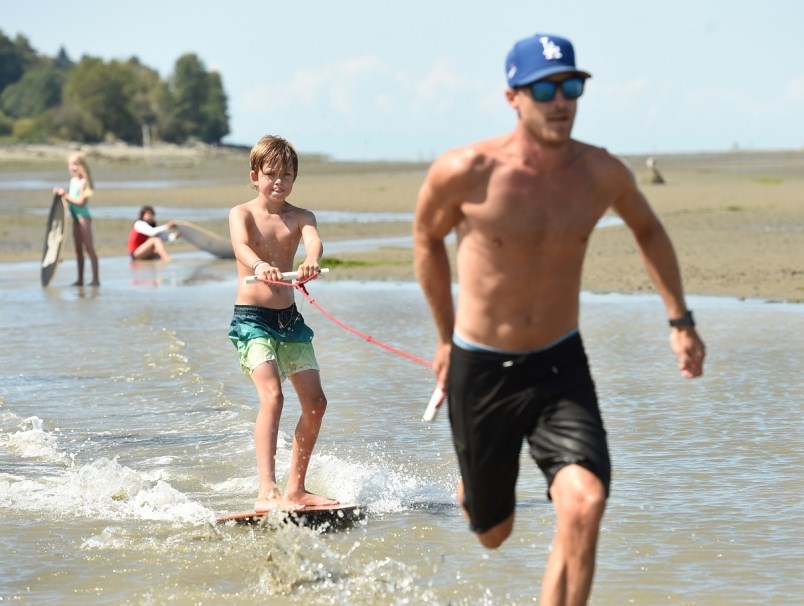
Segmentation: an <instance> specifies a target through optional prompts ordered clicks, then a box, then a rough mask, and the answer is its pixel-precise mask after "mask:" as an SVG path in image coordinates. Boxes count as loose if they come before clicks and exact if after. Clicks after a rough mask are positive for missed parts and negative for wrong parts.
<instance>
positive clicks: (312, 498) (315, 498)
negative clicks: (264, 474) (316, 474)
mask: <svg viewBox="0 0 804 606" xmlns="http://www.w3.org/2000/svg"><path fill="white" fill-rule="evenodd" d="M285 503H288V504H291V503H292V504H294V505H296V506H298V508H300V509H301V508H304V507H328V506H331V505H338V501H336V500H335V499H330V498H327V497H322V496H321V495H317V494H313V493H312V492H307V491H306V490H305V491H304V492H296V493H293V494H290V493H285Z"/></svg>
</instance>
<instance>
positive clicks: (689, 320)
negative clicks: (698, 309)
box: [667, 310, 695, 328]
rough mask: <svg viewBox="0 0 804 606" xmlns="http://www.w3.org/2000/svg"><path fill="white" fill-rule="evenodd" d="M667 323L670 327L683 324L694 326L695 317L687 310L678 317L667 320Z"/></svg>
mask: <svg viewBox="0 0 804 606" xmlns="http://www.w3.org/2000/svg"><path fill="white" fill-rule="evenodd" d="M667 323H668V324H670V327H671V328H682V327H684V326H695V319H694V318H693V317H692V312H691V311H689V310H688V311H687V313H685V314H684V315H683V316H681V317H680V318H676V319H675V320H668V321H667Z"/></svg>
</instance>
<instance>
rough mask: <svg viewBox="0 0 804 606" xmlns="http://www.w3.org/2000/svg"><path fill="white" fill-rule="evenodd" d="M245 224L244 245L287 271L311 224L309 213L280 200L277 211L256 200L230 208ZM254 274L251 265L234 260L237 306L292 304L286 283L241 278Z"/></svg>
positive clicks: (291, 295)
mask: <svg viewBox="0 0 804 606" xmlns="http://www.w3.org/2000/svg"><path fill="white" fill-rule="evenodd" d="M231 212H232V213H237V215H238V217H237V218H238V221H241V222H242V224H243V225H244V226H245V229H246V233H247V239H248V244H249V246H250V247H251V249H252V250H253V251H254V252H255V253H256V254H257V255H258V256H259V257H260V259H262V260H264V261H266V262H268V263H270V264H271V265H273V266H275V267H278V268H279V269H280V270H281V271H291V270H292V269H293V260H294V258H295V256H296V252H297V250H298V248H299V242H300V241H301V239H302V230H303V229H304V227H305V226H306V225H311V224H312V225H315V219H314V216H313V213H311V212H310V211H308V210H305V209H302V208H298V207H296V206H293V205H292V204H290V203H288V202H284V203H283V204H282V205H281V207H280V208H279V209H278V210H273V209H269V208H267V207H266V206H265V205H264V204H263V203H261V202H260V200H259V199H255V200H252V201H250V202H246V203H244V204H241V205H239V206H236V207H234V208H233V209H232V211H231ZM253 273H254V271H253V269H252V268H251V267H247V266H245V265H243V264H242V263H240V262H238V263H237V277H238V286H237V297H236V300H235V304H237V305H259V306H261V307H270V308H272V309H284V308H286V307H289V306H290V305H292V304H293V289H292V288H288V287H287V286H275V285H273V284H268V285H259V286H258V287H257V286H256V285H249V284H245V283H244V280H243V279H244V278H245V277H246V276H250V275H252V274H253Z"/></svg>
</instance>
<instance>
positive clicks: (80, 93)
mask: <svg viewBox="0 0 804 606" xmlns="http://www.w3.org/2000/svg"><path fill="white" fill-rule="evenodd" d="M129 74H130V71H129V70H128V69H127V68H126V67H125V64H122V63H120V62H119V61H112V62H110V63H108V64H106V63H104V62H103V61H102V60H101V59H98V58H97V57H89V56H85V57H82V58H81V61H79V62H78V64H77V65H76V66H75V67H74V68H73V69H71V70H70V72H69V73H68V75H67V81H66V82H65V84H64V94H63V96H64V101H65V102H67V103H69V104H70V105H72V106H74V107H75V108H77V109H79V110H83V111H84V112H86V113H87V114H89V115H90V116H92V117H94V118H95V119H96V120H97V121H98V122H99V123H100V124H101V127H102V129H103V137H102V138H119V139H122V140H124V141H129V142H135V141H137V139H138V133H139V125H138V124H137V120H136V119H135V118H134V116H133V115H132V113H131V108H130V103H129V95H128V94H127V89H128V82H127V77H128V76H129ZM86 134H87V135H88V136H89V135H90V133H86ZM97 140H100V139H97ZM90 141H92V139H90Z"/></svg>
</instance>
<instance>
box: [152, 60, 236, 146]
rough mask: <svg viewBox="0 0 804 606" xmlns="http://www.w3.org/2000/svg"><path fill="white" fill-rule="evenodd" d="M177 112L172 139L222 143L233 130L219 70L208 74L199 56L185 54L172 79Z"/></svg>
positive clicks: (173, 114) (170, 134) (173, 119)
mask: <svg viewBox="0 0 804 606" xmlns="http://www.w3.org/2000/svg"><path fill="white" fill-rule="evenodd" d="M171 91H172V93H173V102H174V105H173V112H172V116H171V120H170V127H171V130H170V131H169V132H168V133H167V134H166V136H167V137H169V139H168V140H173V141H176V142H182V141H186V140H187V139H191V138H192V139H200V140H201V141H204V142H206V143H220V140H221V139H222V138H223V137H224V136H225V135H227V134H228V133H229V118H228V116H227V115H226V94H225V93H224V91H223V85H222V83H221V78H220V76H219V75H218V74H217V73H216V72H212V73H208V72H207V71H206V68H205V67H204V64H203V62H202V61H201V60H200V59H199V58H198V56H197V55H195V54H193V53H190V54H186V55H182V56H181V57H179V59H178V60H177V61H176V66H175V69H174V72H173V76H172V78H171Z"/></svg>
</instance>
